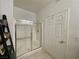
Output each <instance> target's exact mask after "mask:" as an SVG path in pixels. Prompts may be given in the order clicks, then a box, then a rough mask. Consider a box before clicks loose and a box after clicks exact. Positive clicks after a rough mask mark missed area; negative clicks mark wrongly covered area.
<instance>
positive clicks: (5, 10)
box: [0, 0, 15, 46]
mask: <svg viewBox="0 0 79 59" xmlns="http://www.w3.org/2000/svg"><path fill="white" fill-rule="evenodd" d="M0 13H1V15H3V14H5V15H7V19H8V23H9V27H10V31H11V36H12V39H13V43H14V46H15V19H14V18H13V0H0ZM0 17H1V16H0Z"/></svg>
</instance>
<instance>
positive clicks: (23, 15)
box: [14, 7, 36, 22]
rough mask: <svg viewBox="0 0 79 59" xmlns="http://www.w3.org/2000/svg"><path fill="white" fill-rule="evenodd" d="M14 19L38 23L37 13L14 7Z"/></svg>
mask: <svg viewBox="0 0 79 59" xmlns="http://www.w3.org/2000/svg"><path fill="white" fill-rule="evenodd" d="M14 17H15V18H16V19H25V20H31V21H34V22H35V21H36V14H35V13H32V12H29V11H27V10H24V9H22V8H19V7H14Z"/></svg>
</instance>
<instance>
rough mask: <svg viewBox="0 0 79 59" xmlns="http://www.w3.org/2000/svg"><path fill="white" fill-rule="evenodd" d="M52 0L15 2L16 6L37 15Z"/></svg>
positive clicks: (16, 0) (20, 0)
mask: <svg viewBox="0 0 79 59" xmlns="http://www.w3.org/2000/svg"><path fill="white" fill-rule="evenodd" d="M51 1H52V0H14V6H17V7H20V8H23V9H25V10H28V11H31V12H35V13H37V12H38V11H39V10H40V9H41V8H43V7H44V6H46V5H47V4H48V3H50V2H51Z"/></svg>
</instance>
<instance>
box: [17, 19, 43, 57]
mask: <svg viewBox="0 0 79 59" xmlns="http://www.w3.org/2000/svg"><path fill="white" fill-rule="evenodd" d="M41 33H42V31H41V26H37V24H31V22H29V21H28V22H27V21H26V20H23V21H17V22H16V54H17V57H19V56H21V55H23V54H25V53H27V52H31V51H33V50H35V49H38V48H40V47H41V38H42V37H41Z"/></svg>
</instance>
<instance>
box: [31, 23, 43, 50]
mask: <svg viewBox="0 0 79 59" xmlns="http://www.w3.org/2000/svg"><path fill="white" fill-rule="evenodd" d="M41 34H42V31H41V25H40V24H39V26H37V25H36V24H33V27H32V50H35V49H37V48H39V47H41V39H42V38H41V37H42V35H41Z"/></svg>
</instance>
